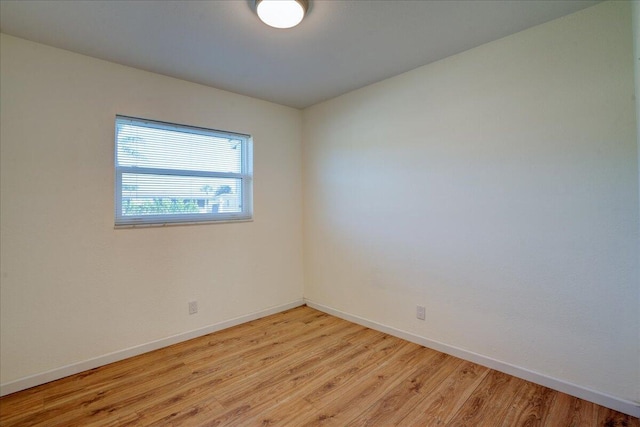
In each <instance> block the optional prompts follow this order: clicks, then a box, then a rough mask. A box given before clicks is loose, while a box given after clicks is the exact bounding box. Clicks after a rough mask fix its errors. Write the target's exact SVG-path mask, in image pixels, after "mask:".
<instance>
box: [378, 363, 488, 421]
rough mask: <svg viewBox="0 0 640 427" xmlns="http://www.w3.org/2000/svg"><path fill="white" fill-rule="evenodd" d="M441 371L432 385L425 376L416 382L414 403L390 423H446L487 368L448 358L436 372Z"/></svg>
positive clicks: (479, 380) (476, 385) (483, 376)
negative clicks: (439, 379) (443, 376)
mask: <svg viewBox="0 0 640 427" xmlns="http://www.w3.org/2000/svg"><path fill="white" fill-rule="evenodd" d="M444 373H446V374H447V376H446V377H445V378H444V379H443V380H442V381H440V382H438V383H437V384H436V385H435V386H432V385H431V384H430V383H429V380H428V379H427V380H424V382H422V381H421V382H419V383H418V384H420V385H421V387H420V388H419V389H418V390H417V393H416V398H417V399H418V400H419V401H418V402H417V404H416V405H415V406H414V407H413V409H412V410H411V411H406V412H403V413H400V414H398V415H396V416H395V417H394V418H393V419H392V420H391V421H393V423H394V424H398V425H407V426H432V425H444V424H446V423H448V422H449V421H450V420H451V418H453V416H454V415H455V414H456V413H457V412H458V410H459V409H460V408H461V407H462V405H463V404H464V403H465V402H466V401H467V399H468V398H469V396H470V395H471V393H472V392H473V391H474V390H475V389H476V388H477V387H478V385H479V384H480V383H481V382H482V381H483V380H484V378H485V376H486V375H487V374H488V373H489V369H488V368H485V367H482V366H480V365H477V364H475V363H472V362H465V361H462V360H461V359H457V358H453V357H451V360H450V361H449V363H448V364H447V366H446V370H443V372H442V373H440V372H437V374H444ZM435 378H437V376H436V377H435ZM400 417H401V418H400Z"/></svg>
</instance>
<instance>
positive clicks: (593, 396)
mask: <svg viewBox="0 0 640 427" xmlns="http://www.w3.org/2000/svg"><path fill="white" fill-rule="evenodd" d="M305 303H306V304H307V305H308V306H309V307H311V308H315V309H316V310H320V311H323V312H325V313H327V314H331V315H333V316H336V317H340V318H342V319H345V320H348V321H350V322H353V323H357V324H359V325H362V326H366V327H367V328H371V329H375V330H376V331H380V332H384V333H386V334H389V335H393V336H395V337H398V338H402V339H404V340H407V341H410V342H413V343H415V344H419V345H421V346H424V347H428V348H432V349H434V350H437V351H440V352H442V353H446V354H450V355H452V356H455V357H459V358H460V359H464V360H468V361H470V362H474V363H477V364H478V365H482V366H486V367H487V368H491V369H495V370H496V371H500V372H504V373H505V374H509V375H513V376H514V377H518V378H522V379H524V380H527V381H531V382H532V383H536V384H539V385H542V386H545V387H549V388H551V389H553V390H557V391H560V392H562V393H566V394H569V395H571V396H575V397H579V398H580V399H584V400H587V401H589V402H593V403H596V404H598V405H601V406H604V407H606V408H610V409H614V410H616V411H619V412H622V413H624V414H628V415H631V416H634V417H640V404H639V403H636V402H631V401H628V400H624V399H620V398H618V397H614V396H610V395H608V394H606V393H601V392H599V391H595V390H591V389H588V388H585V387H581V386H579V385H576V384H572V383H569V382H566V381H563V380H560V379H557V378H552V377H549V376H547V375H544V374H540V373H538V372H534V371H530V370H528V369H525V368H521V367H518V366H514V365H511V364H509V363H505V362H501V361H499V360H496V359H492V358H490V357H487V356H483V355H481V354H477V353H473V352H471V351H468V350H464V349H461V348H457V347H453V346H450V345H448V344H444V343H441V342H438V341H433V340H430V339H427V338H423V337H421V336H418V335H414V334H412V333H409V332H405V331H402V330H400V329H396V328H393V327H390V326H386V325H383V324H380V323H377V322H374V321H371V320H368V319H365V318H362V317H359V316H355V315H353V314H349V313H345V312H342V311H340V310H336V309H334V308H331V307H328V306H325V305H322V304H318V303H315V302H313V301H310V300H308V299H306V298H305Z"/></svg>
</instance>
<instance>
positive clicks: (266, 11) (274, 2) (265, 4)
mask: <svg viewBox="0 0 640 427" xmlns="http://www.w3.org/2000/svg"><path fill="white" fill-rule="evenodd" d="M308 7H309V1H308V0H256V12H257V13H258V17H260V20H261V21H262V22H264V23H265V24H267V25H269V26H271V27H274V28H291V27H295V26H296V25H298V24H299V23H300V22H301V21H302V18H304V14H305V13H307V9H308Z"/></svg>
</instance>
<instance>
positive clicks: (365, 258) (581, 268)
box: [303, 2, 640, 402]
mask: <svg viewBox="0 0 640 427" xmlns="http://www.w3.org/2000/svg"><path fill="white" fill-rule="evenodd" d="M632 58H633V56H632V30H631V8H630V4H629V3H628V2H606V3H602V4H599V5H597V6H594V7H591V8H589V9H586V10H584V11H582V12H578V13H576V14H573V15H570V16H567V17H564V18H561V19H558V20H555V21H552V22H550V23H547V24H544V25H541V26H538V27H534V28H531V29H529V30H527V31H524V32H521V33H518V34H516V35H513V36H510V37H507V38H504V39H501V40H498V41H496V42H493V43H489V44H487V45H483V46H481V47H478V48H476V49H473V50H470V51H467V52H464V53H462V54H459V55H456V56H454V57H450V58H448V59H445V60H442V61H439V62H437V63H434V64H431V65H427V66H425V67H422V68H419V69H416V70H413V71H411V72H408V73H405V74H403V75H400V76H397V77H394V78H391V79H388V80H385V81H383V82H380V83H377V84H374V85H371V86H368V87H365V88H363V89H360V90H357V91H354V92H351V93H349V94H346V95H343V96H341V97H338V98H336V99H333V100H330V101H327V102H324V103H322V104H319V105H316V106H313V107H311V108H309V109H307V110H305V111H304V113H303V168H304V170H303V176H304V185H303V190H304V194H305V199H304V205H305V207H304V221H305V223H304V240H305V245H304V250H305V297H306V298H307V299H309V300H310V301H312V302H315V303H318V304H322V305H324V306H326V307H331V308H333V309H335V310H339V311H342V312H345V313H348V314H350V315H352V316H359V317H361V318H364V319H367V320H369V321H373V322H376V323H377V324H381V325H385V326H388V327H392V328H396V329H398V330H401V331H404V332H407V333H410V334H414V335H417V336H420V337H424V338H426V339H429V340H434V341H438V342H441V343H444V344H446V345H448V346H452V347H458V348H461V349H463V350H466V351H469V352H474V353H478V354H480V355H483V356H486V357H489V358H492V359H495V360H497V361H501V362H505V363H507V364H511V365H515V366H518V367H520V368H523V369H525V370H531V371H534V372H536V373H538V374H541V375H546V376H549V377H553V378H555V379H558V380H561V381H566V382H569V383H572V384H575V385H578V386H579V387H582V388H585V389H594V390H597V391H598V392H600V393H604V394H611V395H613V396H615V397H617V398H620V399H626V400H630V401H636V402H638V401H640V366H639V364H638V360H640V340H639V334H638V331H639V330H640V303H639V301H640V285H639V283H640V279H639V266H638V255H639V254H638V250H639V249H638V242H639V238H638V237H639V236H638V223H639V215H638V210H639V209H638V156H637V144H636V127H635V108H634V100H633V94H634V82H633V81H634V78H633V59H632ZM416 304H421V305H425V306H426V309H427V310H426V311H427V319H426V321H419V320H417V319H416V318H415V306H416Z"/></svg>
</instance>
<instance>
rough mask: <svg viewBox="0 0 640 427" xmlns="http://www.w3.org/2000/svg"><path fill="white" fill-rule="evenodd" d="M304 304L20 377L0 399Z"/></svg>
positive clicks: (1, 387) (7, 385)
mask: <svg viewBox="0 0 640 427" xmlns="http://www.w3.org/2000/svg"><path fill="white" fill-rule="evenodd" d="M301 305H304V301H303V300H297V301H293V302H290V303H288V304H282V305H278V306H275V307H270V308H267V309H264V310H260V311H257V312H255V313H250V314H246V315H244V316H240V317H236V318H234V319H230V320H226V321H224V322H220V323H216V324H214V325H209V326H206V327H204V328H200V329H196V330H193V331H188V332H183V333H181V334H177V335H173V336H170V337H167V338H162V339H159V340H157V341H152V342H149V343H146V344H141V345H137V346H135V347H130V348H126V349H124V350H119V351H115V352H113V353H109V354H105V355H103V356H98V357H95V358H93V359H89V360H85V361H82V362H78V363H73V364H71V365H67V366H63V367H60V368H56V369H52V370H50V371H47V372H43V373H40V374H36V375H31V376H29V377H25V378H20V379H18V380H15V381H11V382H8V383H4V384H0V396H5V395H7V394H11V393H15V392H17V391H20V390H25V389H27V388H31V387H35V386H37V385H40V384H44V383H48V382H50V381H55V380H59V379H60V378H64V377H68V376H69V375H73V374H77V373H79V372H84V371H87V370H89V369H93V368H97V367H99V366H104V365H107V364H109V363H113V362H118V361H120V360H124V359H127V358H129V357H133V356H137V355H140V354H143V353H147V352H149V351H153V350H157V349H159V348H163V347H167V346H170V345H173V344H177V343H179V342H183V341H187V340H190V339H193V338H197V337H201V336H203V335H207V334H210V333H212V332H217V331H221V330H222V329H227V328H230V327H232V326H236V325H240V324H242V323H246V322H250V321H252V320H256V319H259V318H261V317H266V316H270V315H272V314H276V313H280V312H281V311H285V310H289V309H291V308H295V307H299V306H301Z"/></svg>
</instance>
